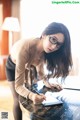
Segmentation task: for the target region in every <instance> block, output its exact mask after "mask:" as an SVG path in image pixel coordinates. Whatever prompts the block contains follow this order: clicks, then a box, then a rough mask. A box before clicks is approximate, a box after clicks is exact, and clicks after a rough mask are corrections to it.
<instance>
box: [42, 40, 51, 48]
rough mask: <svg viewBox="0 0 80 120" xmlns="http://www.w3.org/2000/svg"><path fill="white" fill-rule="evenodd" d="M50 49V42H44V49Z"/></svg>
mask: <svg viewBox="0 0 80 120" xmlns="http://www.w3.org/2000/svg"><path fill="white" fill-rule="evenodd" d="M49 47H50V44H49V42H48V41H44V42H43V49H47V48H49Z"/></svg>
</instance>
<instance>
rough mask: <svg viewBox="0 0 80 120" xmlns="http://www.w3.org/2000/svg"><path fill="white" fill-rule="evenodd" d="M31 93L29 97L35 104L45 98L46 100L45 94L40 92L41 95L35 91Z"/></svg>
mask: <svg viewBox="0 0 80 120" xmlns="http://www.w3.org/2000/svg"><path fill="white" fill-rule="evenodd" d="M31 94H32V95H31ZM31 94H30V95H29V98H30V99H31V100H32V101H33V103H34V104H40V103H42V102H43V100H46V97H45V95H44V94H40V95H38V94H35V93H31Z"/></svg>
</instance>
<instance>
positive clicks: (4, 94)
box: [0, 80, 14, 120]
mask: <svg viewBox="0 0 80 120" xmlns="http://www.w3.org/2000/svg"><path fill="white" fill-rule="evenodd" d="M12 107H13V98H12V94H11V91H10V88H9V85H8V82H7V80H0V120H3V119H1V116H2V112H8V119H5V120H14V119H13V114H12Z"/></svg>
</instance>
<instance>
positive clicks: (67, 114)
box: [20, 89, 80, 120]
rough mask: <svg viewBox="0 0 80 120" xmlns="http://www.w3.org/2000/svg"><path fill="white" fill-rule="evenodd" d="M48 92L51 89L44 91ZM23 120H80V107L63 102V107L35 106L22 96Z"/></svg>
mask: <svg viewBox="0 0 80 120" xmlns="http://www.w3.org/2000/svg"><path fill="white" fill-rule="evenodd" d="M46 90H49V89H44V91H45V92H46ZM20 107H21V110H22V113H23V120H80V112H79V111H80V105H77V104H71V103H70V104H69V103H67V102H65V101H63V104H62V105H55V106H51V107H50V106H49V107H44V106H43V105H34V104H33V103H32V101H31V100H26V99H25V98H24V97H22V96H20Z"/></svg>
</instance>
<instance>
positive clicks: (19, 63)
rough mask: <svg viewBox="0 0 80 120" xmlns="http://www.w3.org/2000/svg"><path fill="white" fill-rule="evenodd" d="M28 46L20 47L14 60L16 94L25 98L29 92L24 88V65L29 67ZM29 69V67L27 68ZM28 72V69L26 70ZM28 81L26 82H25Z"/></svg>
mask: <svg viewBox="0 0 80 120" xmlns="http://www.w3.org/2000/svg"><path fill="white" fill-rule="evenodd" d="M29 62H30V61H29V44H28V43H27V44H26V45H22V47H21V49H20V51H19V54H18V56H17V59H16V70H15V89H16V92H17V93H18V94H20V95H21V96H23V97H25V98H27V96H28V94H29V92H30V91H29V90H28V89H27V88H26V87H25V86H24V81H25V64H26V63H28V65H29ZM28 68H29V66H28ZM27 70H28V69H27ZM27 81H28V80H27Z"/></svg>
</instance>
